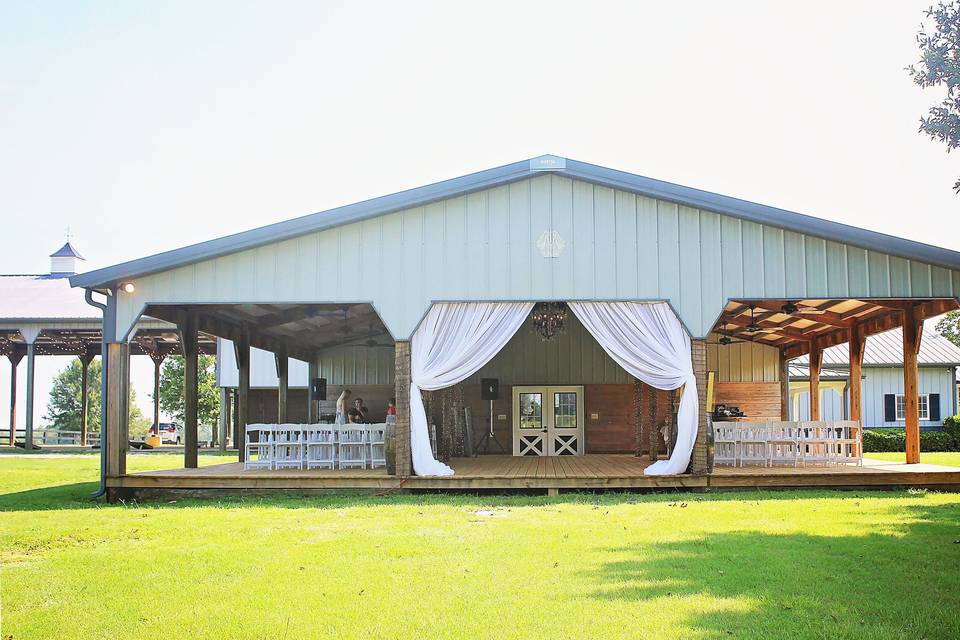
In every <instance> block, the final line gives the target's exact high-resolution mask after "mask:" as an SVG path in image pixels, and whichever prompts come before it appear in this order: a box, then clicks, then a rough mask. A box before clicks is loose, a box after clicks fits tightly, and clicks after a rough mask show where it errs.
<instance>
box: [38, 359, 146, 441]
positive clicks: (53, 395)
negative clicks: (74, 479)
mask: <svg viewBox="0 0 960 640" xmlns="http://www.w3.org/2000/svg"><path fill="white" fill-rule="evenodd" d="M100 371H101V365H100V360H99V359H94V360H93V361H92V362H90V366H89V368H88V369H87V394H88V395H87V429H88V430H89V431H91V432H96V431H100V424H101V422H102V419H101V415H100V409H101V406H100ZM81 378H82V365H81V364H80V359H79V358H74V359H73V360H71V361H70V364H68V365H67V366H66V367H64V368H63V369H62V370H61V371H60V372H59V373H58V374H57V375H56V377H54V379H53V386H52V387H51V389H50V399H49V401H48V402H47V414H46V415H45V416H44V419H46V420H48V421H49V422H50V426H51V427H53V428H54V429H62V430H65V431H79V430H80V394H81V388H80V381H81ZM149 427H150V421H149V420H148V419H147V418H146V417H145V416H144V415H143V412H142V411H140V407H138V406H137V394H136V391H134V390H133V388H132V387H131V389H130V434H131V435H140V434H144V433H146V432H147V429H148V428H149Z"/></svg>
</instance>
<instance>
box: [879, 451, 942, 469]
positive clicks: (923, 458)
mask: <svg viewBox="0 0 960 640" xmlns="http://www.w3.org/2000/svg"><path fill="white" fill-rule="evenodd" d="M863 455H864V457H866V458H873V459H874V460H888V461H890V462H903V461H904V460H905V459H906V458H905V457H904V454H903V452H900V453H864V454H863ZM920 462H923V463H925V464H940V465H943V466H946V467H960V452H956V451H946V452H934V451H929V452H927V451H921V452H920Z"/></svg>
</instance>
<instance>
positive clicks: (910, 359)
mask: <svg viewBox="0 0 960 640" xmlns="http://www.w3.org/2000/svg"><path fill="white" fill-rule="evenodd" d="M922 327H923V320H922V319H920V318H918V314H917V309H916V307H912V306H911V307H906V308H905V309H904V310H903V400H904V430H905V431H906V436H907V464H916V463H918V462H920V399H919V396H918V389H917V351H918V350H919V349H920V336H921V331H922Z"/></svg>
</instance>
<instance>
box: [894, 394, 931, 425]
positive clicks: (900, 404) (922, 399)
mask: <svg viewBox="0 0 960 640" xmlns="http://www.w3.org/2000/svg"><path fill="white" fill-rule="evenodd" d="M917 400H918V402H919V405H918V406H919V409H920V419H921V420H929V419H930V396H928V395H926V394H924V395H920V396H917ZM906 419H907V400H906V398H904V397H903V396H902V395H898V396H897V420H906Z"/></svg>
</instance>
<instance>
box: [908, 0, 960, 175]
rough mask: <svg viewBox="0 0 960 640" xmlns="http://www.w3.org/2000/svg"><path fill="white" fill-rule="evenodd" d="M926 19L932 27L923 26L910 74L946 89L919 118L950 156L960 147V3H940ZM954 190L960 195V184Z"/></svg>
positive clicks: (924, 83)
mask: <svg viewBox="0 0 960 640" xmlns="http://www.w3.org/2000/svg"><path fill="white" fill-rule="evenodd" d="M925 15H926V18H927V20H929V21H932V23H933V24H932V25H921V26H920V31H919V32H918V33H917V44H918V45H920V60H919V62H917V63H916V64H912V65H910V66H909V67H907V71H908V72H909V73H910V77H911V78H913V81H914V82H915V83H917V84H918V85H920V86H921V87H924V88H927V87H936V86H940V87H943V88H945V89H946V94H947V95H946V97H945V98H944V99H943V100H942V101H941V102H940V103H939V104H937V105H934V106H933V107H931V108H930V111H929V112H928V114H927V115H926V116H924V117H921V118H920V132H921V133H925V134H927V135H928V136H930V137H931V138H933V139H934V140H937V141H940V142H943V143H944V144H946V145H947V151H948V152H949V151H950V150H952V149H956V148H957V147H958V146H960V2H953V1H951V2H940V3H939V4H937V5H936V6H932V7H930V8H929V9H927V10H926V12H925ZM953 188H954V190H955V191H957V192H958V193H960V180H957V182H956V183H955V184H954V185H953Z"/></svg>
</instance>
